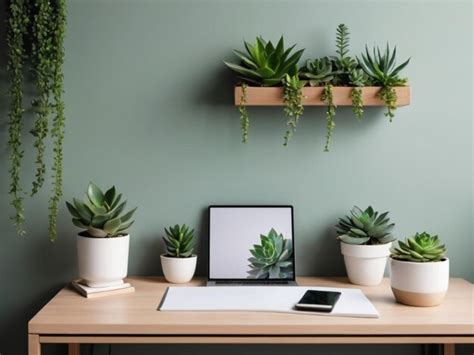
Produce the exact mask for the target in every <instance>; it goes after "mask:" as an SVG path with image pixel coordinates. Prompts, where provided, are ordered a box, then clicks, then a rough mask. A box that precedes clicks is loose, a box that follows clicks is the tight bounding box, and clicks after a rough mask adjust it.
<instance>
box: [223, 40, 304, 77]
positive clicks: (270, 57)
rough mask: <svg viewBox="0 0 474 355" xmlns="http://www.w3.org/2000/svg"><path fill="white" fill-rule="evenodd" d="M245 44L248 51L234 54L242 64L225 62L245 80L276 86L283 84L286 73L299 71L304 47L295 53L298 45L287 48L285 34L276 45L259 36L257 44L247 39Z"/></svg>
mask: <svg viewBox="0 0 474 355" xmlns="http://www.w3.org/2000/svg"><path fill="white" fill-rule="evenodd" d="M244 44H245V49H246V51H247V53H244V52H241V51H238V50H234V54H235V55H236V56H237V57H238V58H239V59H240V60H241V63H240V64H234V63H229V62H224V64H225V65H227V66H228V67H229V68H230V69H232V70H233V71H235V72H237V73H238V74H239V77H240V78H241V79H242V80H243V81H244V82H248V83H252V84H256V85H260V86H275V85H280V84H281V82H282V80H283V79H284V78H285V75H286V74H288V75H290V76H293V75H296V74H297V73H298V67H297V64H298V61H299V60H300V58H301V55H302V54H303V51H304V49H300V50H298V51H296V52H294V53H292V51H293V49H294V47H295V46H296V45H293V46H291V47H289V48H287V49H285V46H284V40H283V36H282V37H281V38H280V40H279V41H278V43H277V45H276V47H275V46H274V45H273V43H272V42H271V41H268V42H266V41H265V40H264V39H263V38H262V37H257V39H256V42H255V44H250V43H248V42H245V41H244Z"/></svg>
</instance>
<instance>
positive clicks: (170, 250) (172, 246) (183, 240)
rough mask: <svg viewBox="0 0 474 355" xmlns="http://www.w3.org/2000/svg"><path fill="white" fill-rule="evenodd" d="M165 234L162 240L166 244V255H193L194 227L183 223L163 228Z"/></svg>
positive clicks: (173, 256)
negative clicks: (191, 227) (190, 228)
mask: <svg viewBox="0 0 474 355" xmlns="http://www.w3.org/2000/svg"><path fill="white" fill-rule="evenodd" d="M165 233H166V236H164V237H163V241H164V242H165V246H166V256H169V257H172V258H188V257H190V256H192V255H193V249H194V229H192V230H189V227H188V226H186V225H185V224H183V225H182V226H180V225H178V224H176V225H175V226H174V227H173V226H171V227H169V228H165Z"/></svg>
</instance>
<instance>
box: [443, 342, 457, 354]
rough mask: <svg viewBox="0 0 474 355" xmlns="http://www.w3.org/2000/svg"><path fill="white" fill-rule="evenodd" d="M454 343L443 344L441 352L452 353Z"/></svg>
mask: <svg viewBox="0 0 474 355" xmlns="http://www.w3.org/2000/svg"><path fill="white" fill-rule="evenodd" d="M455 347H456V344H444V346H443V354H444V355H454V354H455V352H456V348H455Z"/></svg>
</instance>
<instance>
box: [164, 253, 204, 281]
mask: <svg viewBox="0 0 474 355" xmlns="http://www.w3.org/2000/svg"><path fill="white" fill-rule="evenodd" d="M196 261H197V255H192V256H190V257H189V258H171V257H169V256H166V254H162V255H161V268H162V269H163V274H165V278H166V280H167V281H168V282H171V283H174V284H182V283H186V282H189V281H191V279H192V278H193V276H194V271H196Z"/></svg>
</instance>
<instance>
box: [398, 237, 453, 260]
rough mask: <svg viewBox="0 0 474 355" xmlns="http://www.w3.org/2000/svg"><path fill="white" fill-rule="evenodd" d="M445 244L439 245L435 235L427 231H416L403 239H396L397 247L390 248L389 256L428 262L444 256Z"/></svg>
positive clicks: (441, 258)
mask: <svg viewBox="0 0 474 355" xmlns="http://www.w3.org/2000/svg"><path fill="white" fill-rule="evenodd" d="M446 251H447V249H446V246H445V245H444V244H443V245H440V240H439V238H438V236H437V235H434V236H431V235H430V234H429V233H426V232H423V233H416V234H415V235H414V236H413V237H410V238H406V239H405V241H401V240H399V241H398V247H394V248H392V250H391V254H390V256H391V257H392V258H393V259H397V260H406V261H415V262H430V261H441V260H443V259H444V258H445V253H446Z"/></svg>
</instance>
